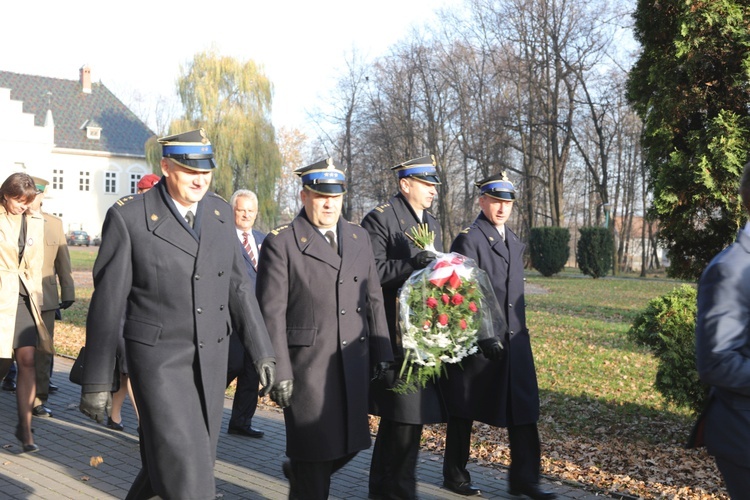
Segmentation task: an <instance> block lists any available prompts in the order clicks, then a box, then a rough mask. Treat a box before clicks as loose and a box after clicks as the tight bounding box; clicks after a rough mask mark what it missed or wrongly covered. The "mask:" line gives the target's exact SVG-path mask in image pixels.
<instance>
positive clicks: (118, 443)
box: [0, 357, 601, 500]
mask: <svg viewBox="0 0 750 500" xmlns="http://www.w3.org/2000/svg"><path fill="white" fill-rule="evenodd" d="M71 365H72V361H71V360H69V359H66V358H61V357H57V358H56V359H55V374H54V376H53V381H54V382H55V384H57V385H58V386H59V387H60V390H59V391H58V392H56V393H54V394H52V395H51V396H50V400H49V404H48V406H49V407H50V408H51V409H52V411H53V413H54V418H39V417H34V418H33V425H34V429H35V433H34V436H35V441H36V444H38V445H39V446H40V448H41V451H39V452H38V453H32V454H25V453H19V451H20V444H19V443H18V441H17V440H16V439H15V437H14V436H13V434H14V432H15V426H16V403H15V394H14V393H10V392H6V391H0V445H2V450H1V451H0V497H1V498H13V499H62V498H71V499H84V498H97V499H100V498H101V499H111V498H124V497H125V495H126V494H127V491H128V488H129V487H130V484H131V482H132V481H133V478H134V477H135V475H136V474H137V472H138V470H139V469H140V456H139V452H138V439H137V437H136V434H135V429H136V421H135V414H134V412H133V410H132V407H130V406H129V404H128V403H126V407H125V408H124V409H123V420H124V422H125V426H126V428H125V432H117V431H113V430H110V429H108V428H106V427H105V426H102V425H98V424H96V423H95V422H93V421H92V420H89V419H87V418H86V417H85V416H84V415H83V414H81V413H80V411H79V410H78V400H79V396H80V388H79V387H78V386H76V385H74V384H72V383H70V382H69V381H68V372H69V370H70V367H71ZM231 403H232V402H231V400H229V399H228V400H226V403H225V405H224V407H225V410H224V421H223V428H222V432H223V434H222V435H221V438H220V439H219V449H218V459H217V463H216V480H217V490H218V497H220V498H224V499H240V498H242V499H245V498H247V499H286V498H287V494H288V491H289V490H288V487H287V482H286V479H284V477H283V475H282V473H281V463H282V461H283V460H284V458H285V456H284V446H285V442H284V441H285V437H284V420H283V415H282V414H281V413H280V412H279V411H277V410H274V409H266V410H264V409H260V408H259V409H258V412H257V413H256V415H255V418H254V419H253V425H254V426H255V427H258V428H260V429H262V430H263V431H265V433H266V434H265V437H263V438H262V439H251V438H244V437H239V436H230V435H228V434H226V426H227V422H228V420H229V415H230V408H231ZM95 457H101V458H102V459H103V460H104V461H103V463H101V464H99V465H98V466H96V467H95V466H93V465H92V464H91V461H92V458H95ZM370 457H371V450H366V451H363V452H361V453H359V454H358V455H357V456H356V457H355V459H354V460H352V461H351V462H350V463H349V464H347V466H346V467H344V468H343V469H341V470H340V471H339V472H338V473H337V474H336V475H334V477H333V481H332V485H331V498H332V499H349V498H357V499H366V498H367V475H368V469H369V465H370ZM441 471H442V457H441V456H440V455H434V454H431V453H427V452H423V453H422V455H421V457H420V461H419V466H418V469H417V474H418V477H419V481H420V482H419V486H418V488H419V490H418V492H419V497H420V499H421V500H432V499H464V498H466V497H462V496H459V495H455V494H453V493H451V492H449V491H447V490H445V489H443V488H441V487H440V485H441V484H442V472H441ZM470 471H471V473H472V479H473V482H474V484H475V485H476V486H478V487H479V488H481V489H482V492H483V496H484V498H517V497H511V496H510V495H508V493H507V487H508V485H507V474H506V472H505V470H503V469H493V468H488V467H480V466H478V465H476V464H470ZM544 487H545V488H546V489H548V490H552V491H555V492H556V493H557V494H558V498H561V499H587V498H595V497H596V498H601V496H598V497H597V496H596V495H593V494H591V493H588V492H586V491H584V490H582V489H577V488H574V487H571V486H570V485H567V484H563V483H561V482H554V481H545V484H544Z"/></svg>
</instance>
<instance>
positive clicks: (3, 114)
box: [0, 66, 154, 238]
mask: <svg viewBox="0 0 750 500" xmlns="http://www.w3.org/2000/svg"><path fill="white" fill-rule="evenodd" d="M153 135H154V133H153V132H152V131H151V130H150V129H149V128H148V126H146V124H145V123H143V122H142V121H141V120H140V119H139V118H138V117H136V116H135V114H133V112H131V111H130V110H129V109H128V108H127V107H126V106H125V105H124V104H123V103H122V102H121V101H120V100H119V99H118V98H117V97H115V95H114V94H112V92H110V91H109V90H108V89H107V88H106V87H105V86H104V85H103V84H101V83H92V82H91V72H90V70H89V68H88V67H87V66H84V67H82V68H81V69H80V78H79V80H63V79H59V78H48V77H42V76H32V75H22V74H18V73H10V72H7V71H0V183H1V182H2V181H3V180H5V178H7V177H8V175H10V174H12V173H13V172H19V171H23V172H26V173H28V174H29V175H34V176H37V177H41V178H44V179H47V180H48V181H50V185H49V187H48V188H47V193H46V195H45V197H44V211H45V212H49V213H52V214H55V215H57V216H58V217H61V218H62V220H63V224H64V227H65V231H66V232H68V231H72V230H76V229H82V230H84V231H86V232H88V233H89V235H90V236H91V237H92V238H93V237H94V236H95V235H98V234H100V233H101V227H102V223H103V222H104V216H105V214H106V212H107V209H108V208H109V207H110V206H111V205H112V204H113V203H114V202H115V201H117V200H118V199H119V198H121V197H122V196H125V195H127V194H130V193H134V192H135V190H136V187H135V186H136V183H137V182H138V180H139V179H140V178H141V177H142V176H143V175H144V174H147V173H149V172H151V169H150V167H149V166H148V164H147V162H146V154H145V144H146V141H147V140H148V139H149V137H151V136H153Z"/></svg>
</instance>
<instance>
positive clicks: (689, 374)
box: [627, 285, 706, 414]
mask: <svg viewBox="0 0 750 500" xmlns="http://www.w3.org/2000/svg"><path fill="white" fill-rule="evenodd" d="M696 299H697V292H696V290H695V287H692V286H689V285H682V286H680V287H679V288H675V289H674V290H672V291H671V292H669V293H667V294H666V295H663V296H661V297H657V298H655V299H653V300H652V301H650V302H649V303H648V305H647V306H646V309H645V310H644V311H643V312H642V313H641V314H640V315H638V317H637V318H636V319H635V321H634V322H633V326H632V327H631V328H630V330H628V333H627V335H628V337H629V338H630V339H631V340H633V341H634V342H636V343H637V344H640V345H644V346H646V347H648V348H649V349H650V350H651V351H652V352H653V354H654V356H655V357H656V358H657V359H658V361H659V368H658V370H657V372H656V380H655V382H654V387H655V388H656V390H657V391H659V392H660V393H661V394H662V395H663V396H664V397H665V398H666V399H667V400H668V401H671V402H672V403H674V404H676V405H677V406H680V407H685V408H689V409H690V410H692V411H693V412H694V413H696V414H697V413H698V412H700V411H701V409H702V408H703V407H704V404H705V398H706V388H705V386H704V385H703V384H702V383H701V381H700V379H699V377H698V370H697V369H696V366H695V315H696V310H697V303H696Z"/></svg>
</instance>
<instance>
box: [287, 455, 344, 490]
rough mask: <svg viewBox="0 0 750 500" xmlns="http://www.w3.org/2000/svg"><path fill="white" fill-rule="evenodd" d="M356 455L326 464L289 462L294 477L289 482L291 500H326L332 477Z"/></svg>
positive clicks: (299, 461) (301, 461) (300, 461)
mask: <svg viewBox="0 0 750 500" xmlns="http://www.w3.org/2000/svg"><path fill="white" fill-rule="evenodd" d="M356 454H357V453H356V452H355V453H351V454H349V455H346V456H345V457H341V458H337V459H336V460H328V461H325V462H307V461H303V460H289V463H290V465H291V467H292V477H293V479H290V481H289V498H290V500H326V499H327V498H328V493H329V491H330V489H331V476H332V475H333V474H334V473H335V472H336V471H338V470H339V469H340V468H342V467H343V466H344V465H346V464H347V463H349V461H350V460H351V459H352V458H354V456H355V455H356Z"/></svg>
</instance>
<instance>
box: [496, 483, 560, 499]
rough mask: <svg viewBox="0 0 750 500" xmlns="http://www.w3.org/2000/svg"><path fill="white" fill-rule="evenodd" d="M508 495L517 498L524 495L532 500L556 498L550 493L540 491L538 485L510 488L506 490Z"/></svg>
mask: <svg viewBox="0 0 750 500" xmlns="http://www.w3.org/2000/svg"><path fill="white" fill-rule="evenodd" d="M508 493H510V494H511V495H513V496H517V497H519V496H522V495H525V496H527V497H529V498H531V499H533V500H549V499H552V498H557V495H555V494H554V493H552V492H551V491H542V490H540V489H539V485H538V484H526V485H523V486H516V487H513V486H511V487H510V489H508Z"/></svg>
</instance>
